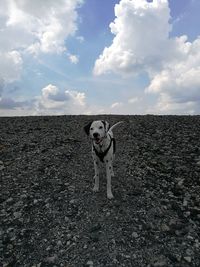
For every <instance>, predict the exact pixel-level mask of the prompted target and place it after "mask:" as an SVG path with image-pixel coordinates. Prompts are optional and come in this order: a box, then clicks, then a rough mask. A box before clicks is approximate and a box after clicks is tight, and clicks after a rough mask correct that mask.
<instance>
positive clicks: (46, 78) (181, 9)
mask: <svg viewBox="0 0 200 267" xmlns="http://www.w3.org/2000/svg"><path fill="white" fill-rule="evenodd" d="M199 14H200V0H57V1H54V0H48V1H46V0H34V1H32V0H0V61H1V64H0V116H30V115H34V116H35V115H67V114H77V115H78V114H87V115H90V114H162V115H165V114H178V115H182V114H187V115H195V114H200V16H199Z"/></svg>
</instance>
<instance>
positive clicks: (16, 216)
mask: <svg viewBox="0 0 200 267" xmlns="http://www.w3.org/2000/svg"><path fill="white" fill-rule="evenodd" d="M13 215H14V217H15V219H19V218H20V217H21V216H22V214H21V212H14V214H13Z"/></svg>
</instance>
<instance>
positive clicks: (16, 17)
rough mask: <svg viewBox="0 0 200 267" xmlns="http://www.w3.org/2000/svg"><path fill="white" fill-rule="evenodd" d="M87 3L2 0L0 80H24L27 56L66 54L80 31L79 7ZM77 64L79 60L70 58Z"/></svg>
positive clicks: (78, 1)
mask: <svg viewBox="0 0 200 267" xmlns="http://www.w3.org/2000/svg"><path fill="white" fill-rule="evenodd" d="M82 2H83V0H57V1H54V0H48V1H46V0H34V1H27V0H1V4H0V40H1V44H0V60H1V67H0V79H3V80H4V81H5V83H9V82H11V81H14V80H18V79H19V78H20V74H21V70H22V66H23V53H27V52H28V53H32V54H34V55H38V53H62V52H63V51H66V50H67V48H66V43H65V42H66V39H67V38H68V37H69V36H72V35H74V34H75V32H76V30H77V19H78V15H77V8H78V7H79V5H80V4H81V3H82ZM70 60H71V61H72V62H73V63H77V61H78V58H77V57H76V56H73V55H72V57H71V58H70Z"/></svg>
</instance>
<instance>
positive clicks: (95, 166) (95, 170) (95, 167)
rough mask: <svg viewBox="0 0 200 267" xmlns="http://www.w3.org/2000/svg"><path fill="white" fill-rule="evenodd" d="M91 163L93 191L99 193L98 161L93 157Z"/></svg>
mask: <svg viewBox="0 0 200 267" xmlns="http://www.w3.org/2000/svg"><path fill="white" fill-rule="evenodd" d="M93 161H94V172H95V175H94V187H93V191H94V192H98V191H99V160H98V159H97V157H96V156H95V155H93Z"/></svg>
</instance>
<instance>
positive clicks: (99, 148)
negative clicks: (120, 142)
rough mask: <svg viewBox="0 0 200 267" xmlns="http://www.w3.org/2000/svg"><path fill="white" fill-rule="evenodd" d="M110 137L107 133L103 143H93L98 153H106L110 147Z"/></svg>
mask: <svg viewBox="0 0 200 267" xmlns="http://www.w3.org/2000/svg"><path fill="white" fill-rule="evenodd" d="M110 141H111V138H110V135H109V134H108V133H106V135H105V137H104V138H103V139H102V141H101V142H100V143H99V144H96V143H95V142H93V145H94V146H95V148H96V150H97V151H98V152H104V151H105V150H106V149H107V147H108V146H109V145H110Z"/></svg>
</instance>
